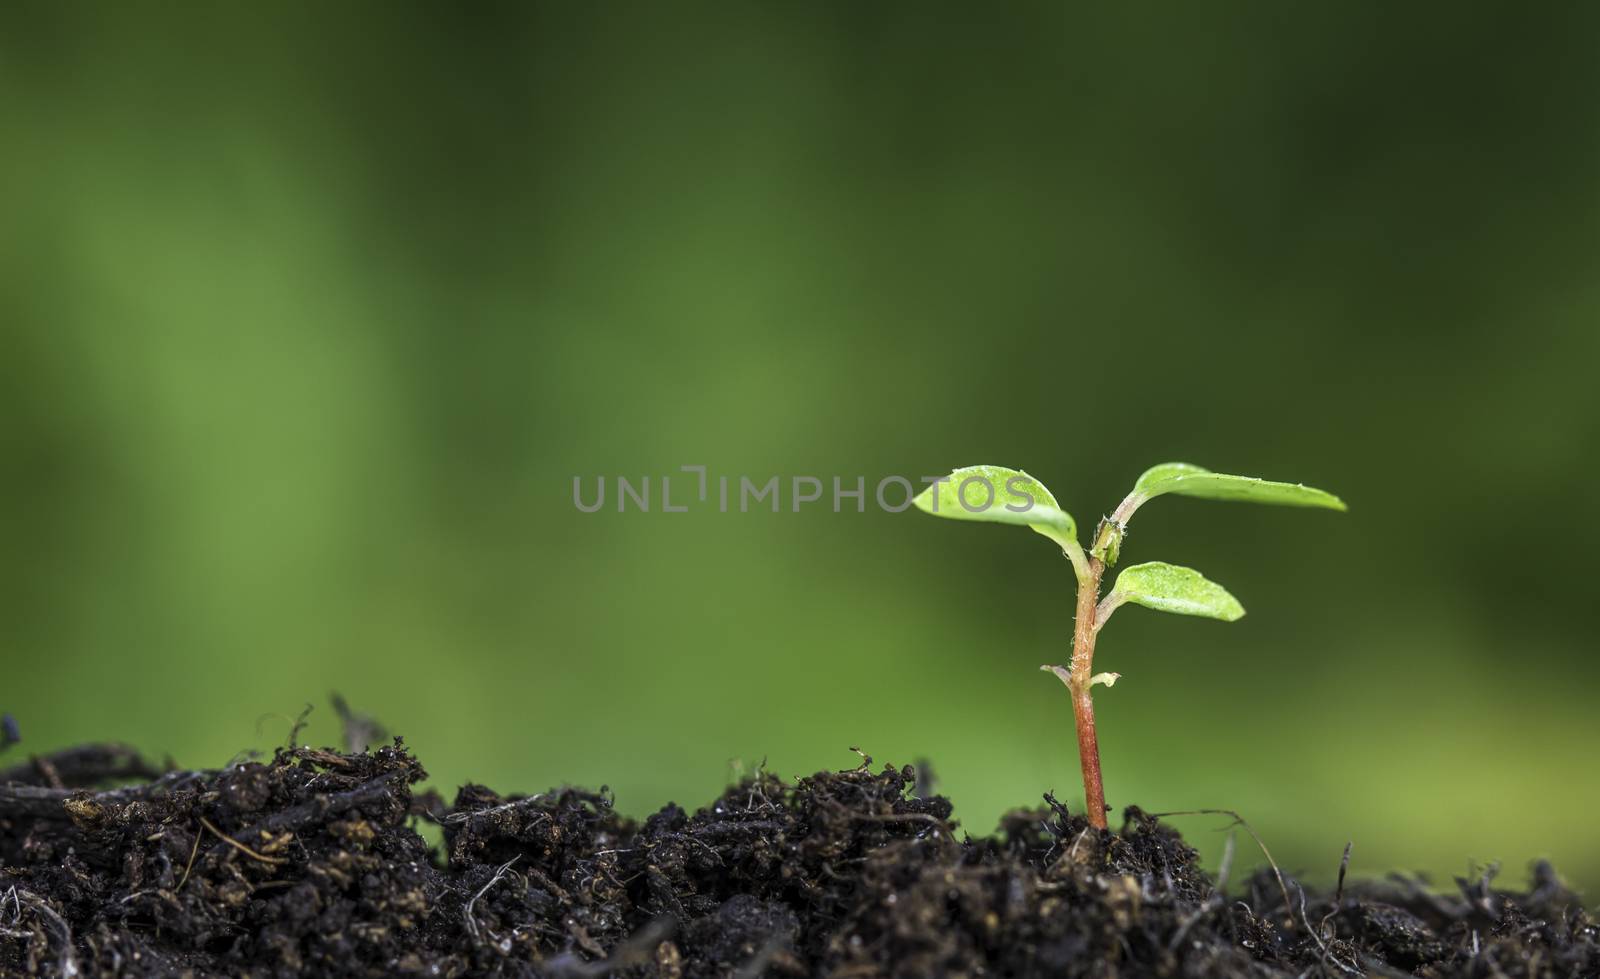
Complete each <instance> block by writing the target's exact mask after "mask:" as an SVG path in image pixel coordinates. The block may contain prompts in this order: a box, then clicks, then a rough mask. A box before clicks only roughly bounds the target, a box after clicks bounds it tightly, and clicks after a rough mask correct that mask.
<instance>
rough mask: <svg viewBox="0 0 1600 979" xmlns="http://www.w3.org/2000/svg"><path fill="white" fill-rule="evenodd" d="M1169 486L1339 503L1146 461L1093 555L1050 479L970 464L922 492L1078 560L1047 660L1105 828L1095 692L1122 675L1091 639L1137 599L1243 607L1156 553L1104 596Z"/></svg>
mask: <svg viewBox="0 0 1600 979" xmlns="http://www.w3.org/2000/svg"><path fill="white" fill-rule="evenodd" d="M1168 494H1173V495H1177V496H1194V497H1199V498H1200V499H1205V500H1238V501H1240V502H1244V503H1273V504H1278V505H1281V506H1306V507H1325V508H1327V509H1329V510H1343V509H1345V505H1344V503H1343V501H1341V500H1340V499H1339V498H1338V497H1337V496H1334V495H1333V494H1331V493H1325V492H1323V491H1322V490H1319V489H1313V488H1311V487H1310V486H1302V485H1300V484H1298V483H1274V482H1269V481H1267V480H1264V479H1253V478H1251V477H1248V476H1227V475H1224V474H1222V473H1214V472H1211V471H1210V470H1208V469H1202V468H1200V467H1199V466H1192V465H1189V464H1188V463H1186V462H1167V463H1162V464H1161V465H1159V466H1154V467H1152V468H1150V469H1147V470H1146V471H1145V473H1144V475H1142V476H1140V477H1139V479H1138V482H1136V483H1134V485H1133V492H1131V493H1129V494H1128V495H1127V496H1126V497H1124V498H1123V500H1122V502H1121V503H1120V504H1118V506H1117V508H1116V510H1114V511H1113V512H1112V514H1111V516H1109V517H1104V518H1102V519H1101V521H1100V524H1099V526H1098V527H1096V528H1095V533H1094V541H1093V543H1092V545H1091V546H1090V548H1089V552H1088V553H1087V554H1085V553H1084V550H1083V548H1082V547H1081V546H1080V545H1079V544H1078V528H1077V524H1076V523H1074V522H1073V519H1072V517H1071V515H1069V514H1068V513H1067V512H1066V511H1065V510H1063V509H1061V506H1060V504H1058V503H1057V502H1056V498H1055V497H1054V496H1052V495H1051V494H1050V491H1049V490H1048V489H1045V487H1044V484H1042V483H1040V482H1039V481H1038V480H1036V479H1034V478H1033V477H1032V476H1029V475H1028V474H1027V473H1025V472H1022V471H1020V470H1016V469H1006V468H1003V467H1001V466H968V467H966V468H964V469H957V470H955V471H954V472H952V473H951V474H950V475H949V476H947V477H945V478H943V479H940V480H937V481H935V482H934V483H933V485H931V486H929V487H928V488H927V489H926V490H924V491H923V492H922V493H921V494H919V495H918V496H917V498H916V501H915V502H916V504H917V508H918V509H920V510H923V511H924V512H926V513H931V514H934V515H935V516H940V517H951V518H953V519H956V520H979V521H984V522H987V523H1008V524H1016V525H1018V526H1022V527H1031V528H1032V529H1033V530H1035V531H1037V532H1038V533H1040V534H1043V535H1044V536H1046V537H1048V538H1050V539H1051V540H1053V541H1055V542H1056V543H1057V544H1058V545H1060V547H1061V552H1062V553H1063V554H1064V555H1066V558H1067V560H1069V561H1071V562H1072V570H1073V572H1074V573H1075V574H1076V575H1077V579H1078V602H1077V612H1076V616H1075V621H1074V624H1073V630H1072V661H1071V666H1070V667H1066V666H1042V667H1040V669H1042V670H1046V671H1049V672H1051V673H1054V674H1055V675H1056V676H1058V677H1060V678H1061V682H1062V683H1065V684H1066V685H1067V689H1068V690H1069V691H1070V692H1071V694H1072V713H1073V717H1074V719H1075V720H1076V721H1077V728H1078V760H1079V762H1080V763H1081V764H1082V766H1083V798H1084V804H1085V806H1087V808H1088V811H1089V822H1090V824H1091V825H1094V826H1097V827H1099V828H1101V829H1104V828H1105V826H1106V797H1105V787H1104V784H1103V783H1102V781H1101V777H1100V744H1099V741H1098V740H1097V739H1096V735H1095V727H1094V698H1093V690H1094V687H1095V685H1096V684H1101V683H1103V684H1105V685H1106V686H1108V687H1109V686H1111V685H1112V684H1114V683H1116V682H1117V680H1118V679H1120V678H1121V674H1118V673H1093V672H1092V671H1093V667H1094V644H1095V639H1096V637H1098V636H1099V634H1100V630H1101V628H1103V627H1104V626H1105V624H1106V621H1107V620H1108V619H1110V618H1111V614H1112V613H1113V612H1115V611H1116V610H1117V609H1118V608H1121V607H1122V606H1123V605H1126V604H1128V603H1130V602H1131V603H1132V604H1134V605H1143V606H1144V607H1145V608H1153V609H1156V610H1157V611H1161V612H1175V613H1177V614H1179V615H1198V616H1201V617H1204V618H1208V619H1221V620H1222V621H1224V622H1232V621H1234V620H1235V619H1238V618H1239V617H1240V616H1242V615H1244V607H1243V606H1241V605H1240V604H1239V602H1238V600H1237V599H1235V598H1234V597H1233V596H1232V595H1230V594H1228V592H1227V589H1225V588H1223V587H1222V586H1221V585H1219V584H1217V583H1215V582H1213V581H1208V580H1206V578H1205V576H1203V575H1202V574H1200V572H1198V571H1195V570H1193V569H1192V568H1183V567H1179V566H1177V565H1175V564H1165V563H1162V562H1160V561H1151V562H1149V563H1147V564H1135V565H1132V566H1131V567H1126V568H1123V569H1122V572H1121V573H1120V574H1118V575H1117V580H1116V583H1115V584H1114V585H1112V587H1111V591H1110V593H1109V594H1107V595H1106V596H1105V597H1103V598H1102V597H1101V595H1100V579H1101V577H1102V576H1103V575H1104V574H1105V570H1106V568H1108V567H1111V566H1113V565H1115V564H1116V563H1117V558H1118V557H1119V556H1120V554H1121V551H1122V543H1123V539H1124V538H1125V537H1126V536H1127V533H1128V521H1129V520H1130V519H1131V518H1132V517H1133V514H1134V511H1136V510H1138V509H1139V508H1140V507H1141V506H1144V505H1145V504H1146V503H1148V502H1149V501H1151V500H1153V499H1155V498H1156V497H1158V496H1166V495H1168Z"/></svg>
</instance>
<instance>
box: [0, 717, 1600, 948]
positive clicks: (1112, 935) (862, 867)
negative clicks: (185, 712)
mask: <svg viewBox="0 0 1600 979" xmlns="http://www.w3.org/2000/svg"><path fill="white" fill-rule="evenodd" d="M424 777H425V773H424V771H423V769H422V767H421V765H420V764H418V762H417V760H416V759H415V758H414V757H413V756H412V755H411V754H410V753H409V752H408V751H406V749H405V748H404V746H403V745H402V744H401V742H400V741H399V739H396V740H395V742H394V743H393V745H391V746H388V747H384V748H381V749H379V750H377V751H372V752H364V753H342V752H336V751H328V750H311V749H294V750H283V751H280V752H278V753H277V754H276V755H275V756H274V757H273V758H272V759H271V760H270V761H267V762H249V763H245V764H239V765H234V766H231V767H228V768H225V769H221V770H214V771H164V772H163V771H159V770H158V769H156V768H155V767H153V766H151V765H149V764H148V763H146V762H145V761H143V760H142V759H140V758H139V756H138V755H137V754H136V753H134V752H132V751H130V750H128V749H125V748H120V747H117V746H90V747H86V748H79V749H74V750H72V751H67V752H62V753H58V754H56V755H53V756H45V757H40V758H36V759H34V760H33V761H31V762H29V763H27V764H24V765H20V766H18V767H16V768H13V769H10V770H8V771H4V772H0V972H3V974H4V975H6V976H12V975H30V976H33V975H37V976H89V977H99V976H119V977H121V976H130V977H138V976H196V977H198V976H249V977H257V979H267V977H291V976H337V977H346V976H348V977H356V976H361V977H369V976H418V977H422V976H426V977H457V976H496V977H590V976H619V977H671V979H679V977H683V979H690V977H712V976H715V977H755V976H763V975H764V976H772V977H791V976H792V977H805V976H832V977H839V979H844V977H872V976H895V977H908V979H910V977H915V979H928V977H939V976H973V977H976V976H1068V977H1075V976H1085V977H1091V976H1092V977H1142V976H1173V977H1193V979H1217V977H1228V976H1249V977H1280V976H1281V977H1291V976H1294V977H1298V976H1354V975H1372V976H1401V975H1416V976H1426V977H1462V976H1464V977H1477V976H1482V977H1486V979H1487V977H1497V979H1507V977H1511V979H1520V977H1535V976H1537V977H1549V979H1557V977H1559V979H1568V977H1574V976H1600V927H1597V926H1596V924H1595V922H1594V921H1593V920H1592V919H1591V918H1590V917H1589V916H1588V914H1587V913H1586V912H1585V910H1584V909H1583V905H1582V903H1581V901H1580V900H1579V899H1578V898H1577V896H1576V895H1574V894H1573V893H1571V892H1570V891H1568V890H1566V889H1565V888H1564V887H1563V886H1562V885H1561V884H1560V883H1559V881H1558V880H1557V879H1556V877H1555V875H1554V873H1553V872H1551V871H1550V869H1549V868H1548V867H1546V866H1540V867H1538V868H1536V869H1535V874H1534V882H1533V885H1532V887H1531V888H1530V890H1529V892H1527V893H1508V892H1505V891H1501V890H1497V889H1495V888H1493V886H1492V881H1491V879H1490V878H1489V877H1487V876H1486V877H1484V878H1482V879H1480V880H1476V881H1460V882H1458V884H1459V887H1458V891H1459V893H1452V894H1449V895H1439V894H1433V893H1430V892H1429V891H1428V890H1426V889H1424V888H1423V887H1421V886H1420V885H1419V884H1418V883H1416V882H1414V881H1410V880H1405V879H1399V878H1396V879H1394V880H1391V881H1389V882H1386V883H1383V884H1367V885H1361V886H1355V887H1350V888H1346V889H1343V890H1342V892H1341V893H1338V894H1335V895H1326V894H1323V895H1318V894H1310V893H1305V892H1304V891H1302V890H1301V888H1300V887H1299V886H1298V885H1297V884H1296V883H1295V882H1294V881H1293V880H1287V879H1280V878H1278V877H1276V876H1275V875H1274V874H1272V873H1271V872H1270V871H1269V872H1266V873H1263V874H1260V875H1258V876H1256V877H1254V878H1252V879H1251V880H1249V881H1246V882H1244V883H1243V884H1241V885H1238V886H1236V887H1235V888H1234V889H1233V890H1234V893H1233V894H1231V895H1230V896H1224V895H1223V894H1222V893H1221V892H1220V891H1219V890H1218V889H1217V888H1216V886H1215V884H1214V882H1213V880H1212V879H1211V878H1210V877H1209V876H1208V875H1207V874H1206V873H1204V872H1203V871H1202V870H1201V868H1200V866H1199V862H1198V858H1197V856H1196V853H1195V851H1194V850H1193V849H1191V848H1190V847H1188V846H1187V845H1185V843H1184V842H1183V840H1182V839H1181V838H1180V837H1179V836H1178V834H1177V833H1176V832H1174V831H1173V830H1172V829H1171V828H1169V827H1168V826H1166V825H1165V824H1163V823H1161V822H1159V821H1158V820H1157V819H1155V818H1153V817H1151V816H1148V815H1145V814H1143V813H1141V812H1140V811H1139V810H1137V809H1129V810H1127V811H1126V812H1125V814H1124V824H1123V826H1122V827H1121V829H1120V831H1115V832H1097V831H1094V830H1091V829H1090V828H1089V827H1088V825H1087V823H1086V821H1085V820H1084V819H1083V818H1082V817H1079V816H1073V815H1071V814H1069V813H1068V812H1067V811H1066V809H1065V807H1063V806H1061V805H1059V804H1057V803H1055V802H1054V800H1052V799H1049V798H1048V797H1046V801H1047V804H1046V805H1045V806H1044V807H1042V808H1038V809H1033V810H1019V811H1017V812H1014V813H1012V814H1011V815H1009V816H1008V817H1006V819H1005V820H1003V822H1002V825H1001V827H1000V829H999V832H998V833H997V834H996V835H995V836H994V837H992V838H972V837H969V836H966V835H965V834H963V833H961V832H960V831H959V830H958V828H957V827H956V824H955V823H953V822H952V821H951V818H950V815H951V806H950V803H949V802H948V801H947V800H945V799H943V798H940V797H936V796H935V797H929V798H919V797H917V796H916V794H915V793H914V791H913V786H914V781H915V773H914V772H913V770H912V769H910V768H904V769H897V768H894V767H885V768H882V769H874V768H873V767H871V764H870V760H868V761H867V762H866V763H864V764H863V765H862V766H861V767H860V768H857V769H855V770H852V771H845V772H824V773H820V774H817V775H813V776H811V777H809V778H803V779H799V780H795V781H788V782H785V781H781V780H779V779H778V778H776V777H774V776H772V775H768V774H761V775H757V776H754V777H751V778H748V779H745V780H744V781H742V782H740V783H739V784H738V785H735V786H733V787H731V788H729V789H728V790H727V792H726V793H724V794H723V796H722V797H721V798H719V799H717V800H716V801H715V802H713V803H712V804H711V805H709V806H706V807H705V808H702V809H700V810H698V811H696V812H694V813H689V812H687V811H685V810H683V809H680V808H678V807H677V806H675V805H669V806H667V807H666V808H664V809H662V810H661V811H660V812H657V813H655V814H654V815H652V816H650V817H649V818H647V819H645V820H643V821H642V822H636V821H633V820H630V819H627V818H625V817H623V816H621V815H619V814H618V813H617V812H616V811H615V810H614V808H613V806H612V800H611V799H610V798H609V797H608V796H607V795H606V794H605V793H604V791H603V790H602V791H601V792H598V793H597V792H588V791H583V790H580V789H572V788H564V789H557V790H554V791H551V792H547V793H544V794H541V795H535V796H501V795H498V794H496V793H495V792H493V791H491V790H489V789H487V788H484V787H482V786H478V785H468V786H465V787H464V788H462V789H461V790H460V792H459V793H458V794H457V796H456V798H455V800H454V802H453V803H452V804H448V805H447V804H446V803H445V802H444V800H443V799H441V798H440V797H438V796H437V795H435V794H433V793H431V792H429V793H413V791H412V786H413V785H415V784H416V783H417V782H418V781H420V780H421V779H423V778H424ZM106 786H114V787H110V788H107V787H106ZM422 821H429V822H433V823H436V824H438V825H439V826H440V827H441V828H442V830H443V835H444V846H443V849H442V851H435V850H434V849H432V848H430V846H429V845H428V843H427V842H426V841H425V840H424V838H423V837H422V836H421V835H419V834H418V832H417V826H418V824H419V822H422Z"/></svg>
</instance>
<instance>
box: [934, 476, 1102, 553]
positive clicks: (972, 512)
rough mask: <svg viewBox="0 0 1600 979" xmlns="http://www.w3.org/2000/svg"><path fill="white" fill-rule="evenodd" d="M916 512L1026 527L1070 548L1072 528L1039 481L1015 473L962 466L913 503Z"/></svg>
mask: <svg viewBox="0 0 1600 979" xmlns="http://www.w3.org/2000/svg"><path fill="white" fill-rule="evenodd" d="M912 502H914V503H915V504H916V505H917V509H919V510H921V511H923V512H924V513H931V514H933V515H935V516H939V517H950V518H951V519H954V520H977V521H982V522H985V523H1007V524H1015V525H1017V526H1019V527H1032V528H1033V529H1034V530H1035V531H1037V532H1039V533H1041V534H1043V535H1045V536H1046V537H1048V538H1050V539H1051V540H1053V541H1055V542H1056V543H1058V544H1060V545H1061V546H1062V547H1069V546H1070V547H1073V548H1076V547H1077V544H1078V528H1077V525H1076V524H1075V523H1073V520H1072V517H1071V516H1070V515H1068V514H1067V513H1066V511H1064V510H1062V509H1061V507H1060V505H1059V504H1057V503H1056V498H1055V497H1054V496H1052V495H1050V491H1049V490H1048V489H1045V486H1044V484H1043V483H1041V482H1039V481H1038V480H1037V479H1034V478H1033V477H1032V476H1029V475H1028V474H1027V473H1025V472H1022V471H1021V470H1019V469H1007V468H1005V467H1004V466H965V467H963V468H961V469H956V470H954V471H952V472H951V473H950V475H949V476H947V477H945V478H944V479H942V480H940V481H939V482H938V483H935V484H933V485H932V486H929V487H928V488H927V489H925V490H923V491H922V492H921V493H919V494H917V498H916V499H915V500H913V501H912Z"/></svg>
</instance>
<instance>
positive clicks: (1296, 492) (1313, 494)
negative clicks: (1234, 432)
mask: <svg viewBox="0 0 1600 979" xmlns="http://www.w3.org/2000/svg"><path fill="white" fill-rule="evenodd" d="M1133 491H1134V493H1136V494H1138V495H1139V496H1140V497H1142V498H1143V499H1142V500H1141V501H1140V502H1143V500H1149V499H1153V498H1155V497H1157V496H1162V495H1164V494H1167V493H1175V494H1177V495H1178V496H1194V497H1199V498H1200V499H1204V500H1238V501H1240V502H1243V503H1273V504H1277V505H1279V506H1313V507H1327V508H1328V509H1330V510H1344V509H1347V507H1346V506H1345V505H1344V501H1343V500H1341V499H1339V498H1338V497H1337V496H1334V495H1333V494H1332V493H1328V492H1324V491H1323V490H1319V489H1315V488H1313V487H1310V486H1305V485H1302V484H1300V483H1274V482H1271V481H1270V480H1265V479H1255V478H1254V477H1251V476H1229V475H1226V474H1224V473H1214V472H1211V471H1210V470H1209V469H1203V468H1201V467H1200V466H1194V465H1190V464H1189V463H1187V462H1164V463H1162V464H1161V465H1159V466H1152V467H1150V468H1149V469H1147V470H1145V472H1144V474H1143V475H1142V476H1140V477H1139V481H1138V482H1137V483H1135V484H1134V486H1133Z"/></svg>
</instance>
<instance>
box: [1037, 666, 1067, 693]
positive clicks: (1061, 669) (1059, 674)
mask: <svg viewBox="0 0 1600 979" xmlns="http://www.w3.org/2000/svg"><path fill="white" fill-rule="evenodd" d="M1039 669H1041V670H1044V671H1045V672H1046V673H1054V674H1055V675H1056V679H1057V680H1060V681H1061V682H1062V683H1065V684H1066V685H1067V689H1068V690H1071V689H1072V671H1071V670H1069V669H1067V668H1066V667H1065V666H1050V665H1048V664H1046V665H1044V666H1041V667H1039Z"/></svg>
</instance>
